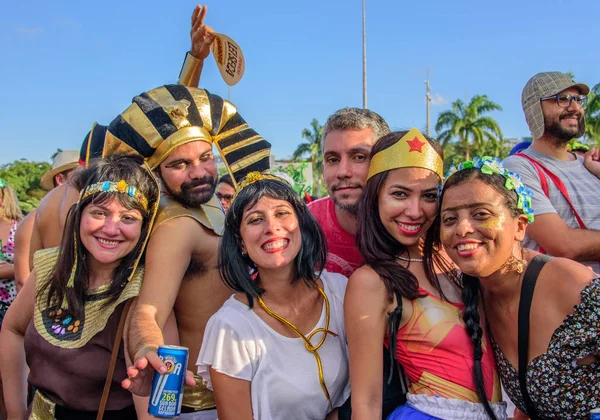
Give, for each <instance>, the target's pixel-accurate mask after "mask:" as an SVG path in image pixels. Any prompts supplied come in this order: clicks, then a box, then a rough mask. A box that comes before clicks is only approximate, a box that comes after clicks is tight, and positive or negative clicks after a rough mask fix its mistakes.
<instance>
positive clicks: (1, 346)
mask: <svg viewBox="0 0 600 420" xmlns="http://www.w3.org/2000/svg"><path fill="white" fill-rule="evenodd" d="M141 163H142V161H141V160H139V159H135V158H132V157H126V156H115V157H111V158H107V159H105V160H101V161H97V162H94V163H93V164H91V165H90V167H89V168H87V169H85V170H83V171H81V172H80V173H79V174H78V175H77V176H76V178H75V179H74V181H73V182H74V184H75V186H76V187H77V188H78V189H79V190H80V191H81V195H80V198H79V201H78V203H77V204H75V205H73V206H72V207H71V209H70V210H69V214H68V216H67V219H66V223H65V232H64V234H63V239H62V243H61V246H60V248H51V249H45V250H41V251H38V252H37V253H36V254H35V258H34V269H33V271H32V272H31V274H30V276H29V278H28V279H27V282H26V283H25V286H24V287H23V289H21V291H20V292H19V294H18V296H17V298H16V299H15V301H14V303H13V304H12V305H11V307H10V309H9V310H8V313H7V314H6V318H5V322H4V327H3V328H2V333H1V335H0V358H1V359H0V363H1V364H0V367H1V369H2V374H3V376H4V378H5V382H4V392H5V395H6V400H7V406H8V407H7V408H8V418H15V419H22V418H25V414H26V409H27V407H26V395H25V390H26V382H27V377H26V373H27V366H29V368H30V372H29V378H28V382H29V383H30V384H31V385H33V386H34V387H35V388H36V389H37V391H36V392H35V396H34V399H33V403H32V405H31V407H30V408H29V411H30V412H31V417H30V418H33V419H47V418H50V419H72V418H77V419H95V418H96V417H97V416H101V415H99V414H98V411H99V407H100V411H102V410H103V409H105V410H106V411H105V412H104V417H103V418H104V419H131V418H136V413H135V409H134V408H133V400H132V396H131V394H130V392H129V391H127V390H124V389H122V388H121V386H120V383H121V381H122V380H123V379H125V378H126V376H127V374H126V367H125V360H124V354H123V347H122V346H121V338H122V330H123V325H124V321H125V317H126V314H127V310H128V307H129V303H128V302H130V299H131V298H133V297H135V296H137V294H138V292H139V289H140V286H141V281H142V278H143V268H142V265H141V263H142V262H143V258H142V257H143V251H144V247H145V244H146V240H147V238H148V234H149V232H150V228H151V225H152V220H153V218H154V214H155V212H156V207H157V203H158V196H159V189H158V184H157V183H156V180H155V179H154V177H153V176H152V174H151V173H150V172H149V171H147V170H146V169H144V168H142V167H141V166H140V164H141ZM111 366H112V367H111ZM107 372H108V374H107ZM103 388H104V390H105V391H104V392H103ZM106 398H107V399H106Z"/></svg>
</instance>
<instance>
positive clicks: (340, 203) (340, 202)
mask: <svg viewBox="0 0 600 420" xmlns="http://www.w3.org/2000/svg"><path fill="white" fill-rule="evenodd" d="M348 187H352V188H360V189H361V190H362V188H363V185H362V184H360V183H358V182H354V183H352V182H350V181H341V182H338V183H337V184H335V185H332V186H331V193H330V197H331V199H332V200H333V204H335V205H336V206H337V207H338V208H339V209H340V210H342V211H344V212H346V213H350V214H352V215H354V216H356V215H357V214H358V201H359V199H358V198H356V200H355V201H354V202H352V201H350V202H348V201H349V199H350V194H346V193H344V192H343V191H342V192H341V193H339V192H338V193H337V194H336V192H337V191H338V190H340V189H342V190H343V189H344V188H348Z"/></svg>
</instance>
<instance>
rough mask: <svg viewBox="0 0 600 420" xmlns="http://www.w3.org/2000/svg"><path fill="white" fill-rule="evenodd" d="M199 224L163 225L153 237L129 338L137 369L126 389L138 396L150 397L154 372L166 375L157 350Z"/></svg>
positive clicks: (179, 220)
mask: <svg viewBox="0 0 600 420" xmlns="http://www.w3.org/2000/svg"><path fill="white" fill-rule="evenodd" d="M196 225H197V222H196V221H194V220H193V219H191V218H189V217H180V218H177V219H173V220H170V221H168V222H165V223H163V224H162V225H160V226H159V227H157V228H156V230H154V231H153V232H152V235H151V236H150V240H149V242H148V246H147V248H146V272H145V274H144V282H143V285H142V289H141V291H140V295H139V297H138V300H137V305H136V307H135V309H134V310H133V314H132V317H131V321H130V323H129V333H128V334H127V337H126V340H127V347H128V349H129V356H130V357H131V360H133V361H134V367H133V368H130V369H129V370H128V375H129V379H126V380H125V381H124V383H123V386H124V387H125V388H127V389H129V390H131V392H133V393H134V394H137V395H145V396H147V395H149V393H150V388H151V385H152V384H151V381H152V376H153V372H154V369H156V370H158V371H160V372H162V373H164V372H166V366H165V365H164V364H163V363H162V362H161V360H160V359H159V357H158V355H157V353H156V350H157V348H158V346H159V345H161V344H164V343H165V341H164V336H163V332H162V330H163V329H164V328H165V325H166V323H167V320H168V318H169V315H170V314H171V311H172V309H173V305H174V304H175V299H176V298H177V294H178V293H179V287H180V285H181V282H182V280H183V277H184V275H185V272H186V270H187V268H188V267H189V265H190V261H191V257H192V253H193V250H194V244H195V242H196V241H197V239H198V238H197V237H195V236H194V232H197V229H195V227H196Z"/></svg>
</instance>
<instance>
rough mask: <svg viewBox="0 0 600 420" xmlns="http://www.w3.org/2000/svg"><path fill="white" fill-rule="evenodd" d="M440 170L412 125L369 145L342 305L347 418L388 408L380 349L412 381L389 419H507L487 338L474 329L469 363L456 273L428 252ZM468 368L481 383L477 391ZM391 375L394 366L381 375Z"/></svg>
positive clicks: (431, 147)
mask: <svg viewBox="0 0 600 420" xmlns="http://www.w3.org/2000/svg"><path fill="white" fill-rule="evenodd" d="M442 171H443V156H442V150H441V147H440V146H439V145H438V144H437V143H436V142H435V141H432V140H430V139H428V138H427V137H425V136H424V135H423V134H421V133H420V132H419V130H417V129H412V130H410V131H408V132H406V131H404V132H397V133H391V134H388V135H386V136H384V137H382V138H381V139H379V141H378V142H377V143H376V144H375V146H374V147H373V150H372V159H371V163H370V166H369V174H368V180H367V183H366V185H365V187H364V190H363V195H362V197H361V200H360V203H359V215H360V216H359V225H358V234H357V245H358V248H359V250H360V251H361V253H362V254H363V256H364V258H365V265H364V266H363V267H361V268H359V269H358V270H357V271H355V272H354V274H353V275H352V276H351V277H350V280H349V282H348V290H347V292H346V298H345V302H344V310H345V323H346V327H347V331H348V346H349V352H350V380H351V386H352V418H353V419H359V420H360V419H374V418H381V417H380V416H381V415H382V411H383V414H384V418H386V417H385V416H387V415H388V413H389V412H390V409H389V407H382V385H381V378H382V376H383V364H384V362H383V357H382V352H381V346H382V343H385V346H386V347H387V349H388V354H387V355H385V356H384V357H389V358H390V360H391V361H392V363H391V365H392V366H394V365H397V366H398V367H399V370H400V372H402V370H404V372H405V373H406V377H407V378H408V380H409V382H410V384H409V386H408V394H407V404H406V405H404V406H400V407H398V408H396V409H395V410H394V411H393V413H391V414H390V415H389V417H387V418H388V419H440V418H441V419H486V418H488V415H489V416H490V417H492V416H494V415H495V416H496V418H498V419H503V418H506V413H505V407H504V403H498V402H499V401H500V398H501V392H500V385H499V381H498V377H497V374H496V365H495V363H494V356H493V353H492V351H491V348H490V346H489V342H487V340H486V339H485V336H484V335H482V332H481V330H479V331H478V333H479V335H478V337H479V340H483V341H484V345H483V347H482V348H480V349H479V350H480V351H479V353H478V354H477V355H476V357H475V359H476V360H475V361H474V358H473V352H474V351H473V345H472V344H471V336H472V335H473V334H474V332H473V331H471V330H470V329H469V328H467V327H466V326H465V324H464V322H463V321H462V315H463V311H464V305H463V304H462V302H461V299H460V293H461V291H460V275H459V273H458V272H457V271H456V270H455V269H454V268H453V265H452V262H451V261H449V259H448V258H447V256H446V255H445V254H444V253H443V251H442V250H441V249H440V248H439V247H435V246H432V240H431V229H430V227H431V226H432V225H433V224H434V221H435V220H436V216H437V214H438V195H439V189H440V186H441V183H442V177H443V175H442V173H443V172H442ZM400 366H401V368H400ZM402 368H403V369H402ZM473 369H475V370H476V371H477V372H478V374H479V375H483V376H484V377H485V379H486V380H485V387H483V388H480V387H477V384H476V382H475V380H474V377H473V375H472V374H471V372H472V370H473ZM397 374H398V371H396V372H394V370H393V369H392V371H391V372H390V373H389V377H388V378H385V379H386V380H388V383H390V382H391V381H392V379H393V376H394V375H397ZM403 376H404V375H403ZM490 401H491V402H493V403H490ZM398 403H400V402H398ZM382 408H383V410H382Z"/></svg>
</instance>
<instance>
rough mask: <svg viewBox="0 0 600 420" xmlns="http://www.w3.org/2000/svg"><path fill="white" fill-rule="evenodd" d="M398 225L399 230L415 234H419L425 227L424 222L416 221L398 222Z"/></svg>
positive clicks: (410, 234)
mask: <svg viewBox="0 0 600 420" xmlns="http://www.w3.org/2000/svg"><path fill="white" fill-rule="evenodd" d="M396 226H398V230H399V231H400V232H401V233H403V234H404V235H408V236H414V235H418V234H419V233H420V232H421V229H422V228H423V223H414V222H396Z"/></svg>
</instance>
